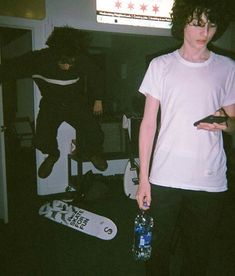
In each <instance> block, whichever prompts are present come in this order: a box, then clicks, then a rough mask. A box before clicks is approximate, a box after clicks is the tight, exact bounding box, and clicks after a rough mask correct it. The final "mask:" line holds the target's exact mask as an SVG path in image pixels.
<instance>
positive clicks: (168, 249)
mask: <svg viewBox="0 0 235 276" xmlns="http://www.w3.org/2000/svg"><path fill="white" fill-rule="evenodd" d="M224 194H225V193H223V192H222V193H209V192H202V191H190V190H183V189H175V188H167V187H161V186H157V185H152V191H151V195H152V203H151V209H150V213H151V215H152V216H153V218H154V222H155V226H154V232H153V247H152V256H151V259H150V260H149V261H148V262H147V263H146V275H148V276H149V275H151V276H152V275H156V276H159V275H160V276H168V275H170V272H169V267H170V256H171V254H172V251H173V250H174V249H175V246H176V244H175V243H176V241H177V240H178V241H180V246H181V249H182V252H183V260H182V267H181V275H184V276H204V275H206V269H207V264H208V262H209V254H210V248H211V244H212V242H213V239H214V236H215V233H216V228H217V223H218V221H219V218H220V213H221V209H222V203H223V198H224ZM179 237H180V238H179Z"/></svg>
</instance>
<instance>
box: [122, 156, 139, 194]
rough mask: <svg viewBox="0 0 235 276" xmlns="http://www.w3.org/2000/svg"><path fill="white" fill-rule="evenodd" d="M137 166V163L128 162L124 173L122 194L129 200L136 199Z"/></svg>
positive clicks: (137, 183) (137, 184)
mask: <svg viewBox="0 0 235 276" xmlns="http://www.w3.org/2000/svg"><path fill="white" fill-rule="evenodd" d="M138 175H139V164H138V162H137V161H133V162H131V161H128V163H127V165H126V168H125V173H124V192H125V194H126V196H127V197H129V198H130V199H136V192H137V189H138V186H139V178H138Z"/></svg>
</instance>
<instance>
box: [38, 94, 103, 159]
mask: <svg viewBox="0 0 235 276" xmlns="http://www.w3.org/2000/svg"><path fill="white" fill-rule="evenodd" d="M63 122H66V123H68V124H70V125H71V126H72V127H74V128H75V130H76V131H77V132H78V136H79V146H78V147H79V152H81V153H82V154H83V155H85V156H87V157H91V156H92V155H94V154H96V153H100V152H102V146H103V141H104V134H103V132H102V130H101V128H100V124H99V122H98V121H97V120H96V119H95V117H94V116H93V114H92V111H91V109H89V108H88V105H87V104H84V103H83V104H82V103H70V104H65V103H60V104H52V103H49V102H46V101H45V100H41V103H40V110H39V113H38V117H37V121H36V133H35V139H34V143H35V147H36V148H37V149H39V150H40V151H41V152H42V153H45V154H50V155H59V149H58V142H57V130H58V128H59V126H60V125H61V124H62V123H63Z"/></svg>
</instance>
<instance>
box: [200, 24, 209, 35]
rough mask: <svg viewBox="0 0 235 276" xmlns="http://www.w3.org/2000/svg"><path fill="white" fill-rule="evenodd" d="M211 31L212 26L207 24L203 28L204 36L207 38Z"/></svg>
mask: <svg viewBox="0 0 235 276" xmlns="http://www.w3.org/2000/svg"><path fill="white" fill-rule="evenodd" d="M209 29H210V25H209V24H208V23H206V24H205V25H204V26H203V27H202V34H203V35H204V36H207V35H208V33H209Z"/></svg>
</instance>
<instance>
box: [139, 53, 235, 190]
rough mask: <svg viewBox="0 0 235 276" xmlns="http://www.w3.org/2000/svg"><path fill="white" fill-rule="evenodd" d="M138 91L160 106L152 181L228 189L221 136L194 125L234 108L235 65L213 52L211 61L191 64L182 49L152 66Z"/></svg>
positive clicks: (177, 185) (162, 183)
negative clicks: (217, 112) (157, 101)
mask: <svg viewBox="0 0 235 276" xmlns="http://www.w3.org/2000/svg"><path fill="white" fill-rule="evenodd" d="M139 91H140V92H141V93H143V94H145V95H146V94H149V95H151V96H152V97H154V98H156V99H158V100H159V101H160V105H161V127H160V131H159V135H158V140H157V145H156V148H155V150H154V158H153V163H152V168H151V173H150V178H149V180H150V182H151V183H153V184H156V185H161V186H166V187H174V188H182V189H188V190H201V191H208V192H221V191H225V190H227V179H226V170H227V168H226V156H225V153H224V149H223V139H222V132H221V131H216V132H213V131H206V130H198V129H197V128H196V127H195V126H194V125H193V124H194V122H195V121H198V120H199V119H201V118H203V117H206V116H208V115H210V114H214V113H215V111H216V110H218V109H219V108H221V107H222V106H227V105H231V104H234V103H235V62H234V61H233V60H231V59H229V58H227V57H224V56H221V55H217V54H215V53H213V52H211V54H210V58H209V59H208V60H207V61H205V62H201V63H192V62H189V61H186V60H185V59H183V58H182V57H181V56H180V54H179V52H178V50H177V51H174V52H172V53H170V54H166V55H163V56H160V57H157V58H155V59H153V60H152V61H151V63H150V65H149V68H148V70H147V72H146V74H145V77H144V79H143V82H142V84H141V86H140V88H139Z"/></svg>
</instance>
